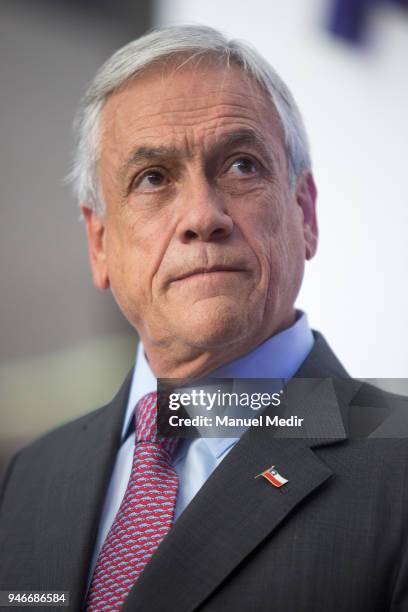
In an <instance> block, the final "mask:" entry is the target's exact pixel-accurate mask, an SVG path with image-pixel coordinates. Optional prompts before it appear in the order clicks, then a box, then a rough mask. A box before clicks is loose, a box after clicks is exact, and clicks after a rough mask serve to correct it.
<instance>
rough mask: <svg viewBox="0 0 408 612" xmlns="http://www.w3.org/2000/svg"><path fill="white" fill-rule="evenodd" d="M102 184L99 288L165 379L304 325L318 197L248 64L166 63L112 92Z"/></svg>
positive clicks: (92, 232) (95, 225) (92, 234)
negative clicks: (293, 176)
mask: <svg viewBox="0 0 408 612" xmlns="http://www.w3.org/2000/svg"><path fill="white" fill-rule="evenodd" d="M99 175H100V180H101V187H102V193H103V196H104V200H105V203H106V212H105V214H104V215H103V216H100V217H99V216H97V215H96V214H95V213H93V212H92V211H91V210H90V208H89V207H88V206H87V205H86V203H84V205H83V207H82V209H83V212H84V216H85V220H86V225H87V233H88V240H89V251H90V258H91V265H92V269H93V276H94V280H95V283H96V285H97V286H98V287H99V288H108V287H110V288H111V290H112V292H113V294H114V296H115V299H116V301H117V303H118V304H119V306H120V308H121V310H122V311H123V313H124V315H125V316H126V317H127V318H128V320H129V321H130V323H131V324H132V325H133V326H134V327H135V328H136V330H137V331H138V333H139V335H140V337H141V339H142V341H143V344H144V347H145V350H146V353H147V356H148V358H149V361H150V364H151V365H152V368H153V370H154V371H155V373H156V375H160V376H180V375H184V374H186V375H191V374H193V373H198V372H199V373H200V374H203V373H206V372H207V371H210V370H211V369H213V368H214V367H217V366H218V365H221V363H223V362H227V361H230V360H231V359H233V358H234V357H238V356H240V355H242V354H244V353H245V352H248V350H251V349H252V348H253V347H255V346H257V345H258V344H259V343H260V342H262V341H263V340H265V339H266V338H268V337H269V336H271V335H273V334H275V333H277V332H278V331H280V330H281V329H284V328H285V327H287V326H289V325H290V324H291V323H292V322H293V320H294V306H293V305H294V301H295V298H296V295H297V293H298V291H299V288H300V284H301V281H302V277H303V269H304V261H305V259H307V258H310V257H311V256H312V255H313V254H314V251H315V248H316V235H317V228H316V218H315V208H314V201H315V196H316V192H315V188H314V184H313V179H312V178H311V176H310V175H309V174H305V176H303V177H301V179H300V180H299V181H298V184H297V186H296V188H293V187H292V188H290V186H289V181H288V166H287V159H286V151H285V146H284V142H283V133H282V128H281V125H280V121H279V118H278V116H277V113H276V110H275V108H274V106H273V104H272V102H271V101H270V100H269V99H268V98H267V97H266V96H265V94H264V93H263V91H262V90H261V89H260V88H259V87H258V86H257V85H256V84H255V83H254V82H252V81H251V80H250V79H249V78H248V77H246V76H245V75H244V74H243V73H242V72H241V70H240V69H239V68H238V67H234V66H230V67H229V68H227V67H225V66H221V65H218V66H217V65H216V63H215V61H214V59H213V60H212V61H210V60H208V59H207V60H204V59H203V58H201V60H200V62H197V61H194V62H187V63H186V64H184V65H183V66H182V67H181V68H180V67H179V68H178V69H175V66H173V67H172V68H169V66H166V68H165V69H164V68H160V67H155V68H152V69H149V70H148V71H146V72H144V74H143V75H140V76H138V77H137V78H135V79H134V80H133V81H131V82H129V83H128V84H127V85H126V86H124V87H122V88H121V89H120V90H119V91H117V92H115V93H114V94H113V95H111V96H110V98H109V99H108V101H107V102H106V104H105V107H104V110H103V114H102V122H101V154H100V163H99Z"/></svg>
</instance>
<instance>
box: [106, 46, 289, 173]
mask: <svg viewBox="0 0 408 612" xmlns="http://www.w3.org/2000/svg"><path fill="white" fill-rule="evenodd" d="M240 128H250V129H251V130H252V131H254V132H255V133H258V134H259V136H260V137H263V138H264V139H265V138H269V140H271V141H275V143H276V142H277V141H280V143H281V144H282V143H283V133H282V127H281V123H280V119H279V117H278V114H277V111H276V109H275V107H274V105H273V102H272V100H271V99H270V97H269V96H268V95H267V94H266V93H265V92H264V91H263V89H262V88H261V87H260V85H259V84H258V83H256V82H255V81H254V80H253V79H252V78H251V77H249V76H248V75H246V74H245V73H244V72H243V71H242V70H241V69H240V68H239V67H238V66H236V65H234V64H230V65H229V66H227V65H226V63H225V62H224V61H223V60H221V59H220V58H213V57H199V58H196V59H193V60H189V61H184V62H183V61H180V58H178V61H175V60H172V61H171V62H170V61H169V62H168V63H165V64H160V65H156V66H151V67H149V68H148V69H146V70H145V71H143V73H142V74H140V75H137V76H136V77H135V78H133V79H132V80H130V81H128V82H127V83H125V84H124V85H123V86H122V87H121V88H119V89H118V90H117V91H115V92H114V93H113V94H112V95H111V96H110V97H109V98H108V100H107V102H106V103H105V106H104V109H103V112H102V122H101V144H102V150H101V157H104V156H109V157H110V158H111V159H110V162H112V161H113V159H112V158H115V159H116V160H117V162H118V163H119V162H120V161H121V160H120V158H122V156H123V157H126V156H128V155H130V154H131V152H132V149H133V148H134V147H135V146H136V145H138V144H140V143H143V144H146V145H156V146H157V145H158V144H160V145H163V144H166V145H171V146H174V147H178V148H183V147H185V148H188V149H189V153H192V152H193V151H194V149H198V150H203V149H205V147H206V146H207V145H208V146H211V144H212V142H214V141H216V140H217V139H219V138H221V137H222V136H223V135H225V134H227V133H228V132H229V131H233V130H236V129H240Z"/></svg>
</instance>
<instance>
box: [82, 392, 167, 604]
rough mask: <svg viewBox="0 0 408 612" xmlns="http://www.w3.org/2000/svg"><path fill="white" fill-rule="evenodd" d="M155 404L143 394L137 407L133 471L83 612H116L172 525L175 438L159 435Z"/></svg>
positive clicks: (154, 399)
mask: <svg viewBox="0 0 408 612" xmlns="http://www.w3.org/2000/svg"><path fill="white" fill-rule="evenodd" d="M156 405H157V394H156V393H148V394H147V395H145V396H144V397H142V399H141V400H140V401H139V402H138V403H137V406H136V410H135V418H136V444H135V452H134V455H133V465H132V471H131V474H130V478H129V483H128V486H127V489H126V493H125V495H124V497H123V500H122V503H121V505H120V508H119V510H118V513H117V515H116V517H115V520H114V521H113V524H112V527H111V529H110V531H109V533H108V535H107V537H106V540H105V542H104V544H103V546H102V548H101V551H100V553H99V556H98V560H97V563H96V568H95V572H94V574H93V578H92V583H91V586H90V589H89V593H88V599H87V606H86V610H87V612H94V611H96V610H98V611H102V610H103V611H104V612H108V611H109V612H114V611H116V610H120V608H121V606H122V604H123V602H124V600H125V598H126V596H127V595H128V593H129V591H130V589H131V588H132V586H133V584H134V582H135V581H136V580H137V578H138V577H139V575H140V573H141V572H142V571H143V568H144V567H145V565H146V564H147V563H148V561H149V560H150V558H151V556H152V555H153V553H154V551H155V550H156V548H157V547H158V546H159V544H160V542H161V541H162V540H163V538H164V536H165V535H166V534H167V532H168V531H169V529H170V527H171V525H172V522H173V514H174V507H175V504H176V495H177V488H178V476H177V472H176V470H175V469H174V467H173V465H172V462H171V457H172V455H173V453H174V451H175V450H176V446H177V443H178V439H177V438H165V437H164V436H160V435H158V433H157V427H156Z"/></svg>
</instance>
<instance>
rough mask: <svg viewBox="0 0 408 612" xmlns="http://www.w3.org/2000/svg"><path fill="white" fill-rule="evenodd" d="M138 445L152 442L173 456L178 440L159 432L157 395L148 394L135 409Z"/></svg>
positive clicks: (154, 393)
mask: <svg viewBox="0 0 408 612" xmlns="http://www.w3.org/2000/svg"><path fill="white" fill-rule="evenodd" d="M135 426H136V427H135V428H136V444H137V443H138V442H150V443H151V444H157V445H158V446H160V447H161V448H162V449H164V450H165V451H167V452H168V453H169V454H170V455H173V454H174V452H175V450H176V448H177V445H178V441H179V439H178V438H170V437H166V436H162V435H160V434H159V433H158V431H157V393H156V392H155V391H154V392H152V393H147V394H146V395H144V396H143V397H142V398H141V399H140V400H139V401H138V402H137V404H136V408H135Z"/></svg>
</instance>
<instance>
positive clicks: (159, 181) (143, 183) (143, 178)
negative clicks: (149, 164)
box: [132, 169, 169, 191]
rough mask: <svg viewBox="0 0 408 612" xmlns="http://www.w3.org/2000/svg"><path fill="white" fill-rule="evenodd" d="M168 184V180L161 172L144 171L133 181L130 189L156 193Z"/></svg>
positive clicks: (156, 170)
mask: <svg viewBox="0 0 408 612" xmlns="http://www.w3.org/2000/svg"><path fill="white" fill-rule="evenodd" d="M168 182H169V179H168V177H167V176H166V175H165V173H164V172H163V171H162V170H159V169H153V170H146V171H145V172H143V173H142V174H141V175H140V176H138V177H137V178H136V179H135V181H134V183H133V185H132V188H133V189H138V190H140V191H156V190H158V189H160V187H165V186H166V185H167V184H168Z"/></svg>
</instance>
